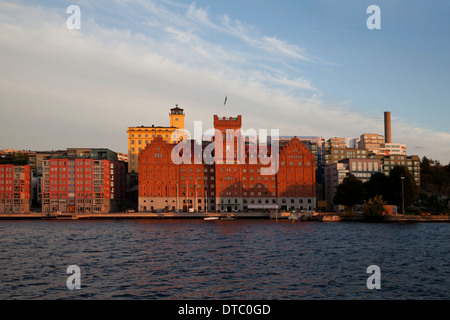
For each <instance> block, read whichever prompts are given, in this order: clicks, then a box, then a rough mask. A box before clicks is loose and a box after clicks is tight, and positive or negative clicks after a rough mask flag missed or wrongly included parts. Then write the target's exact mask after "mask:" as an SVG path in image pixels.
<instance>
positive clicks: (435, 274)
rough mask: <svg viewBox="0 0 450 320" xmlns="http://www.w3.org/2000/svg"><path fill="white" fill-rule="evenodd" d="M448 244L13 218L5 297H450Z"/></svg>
mask: <svg viewBox="0 0 450 320" xmlns="http://www.w3.org/2000/svg"><path fill="white" fill-rule="evenodd" d="M449 236H450V227H449V225H448V224H447V223H437V224H435V223H414V224H409V223H408V224H406V223H388V224H386V223H384V224H368V223H362V222H359V223H349V222H341V223H337V224H335V223H333V224H327V223H320V222H296V223H291V222H289V221H279V222H275V221H274V220H234V221H220V220H219V221H211V222H208V221H203V220H143V219H139V220H95V221H94V220H92V221H91V220H79V221H52V220H42V221H41V220H14V221H9V220H8V221H1V222H0V241H1V243H2V246H1V248H0V281H1V288H0V299H237V300H239V299H251V300H253V299H270V300H272V299H273V300H280V299H282V300H293V299H439V300H444V299H445V300H447V299H449V298H450V282H449V278H450V259H449V258H450V253H449V250H448V239H449V238H450V237H449ZM69 265H78V266H79V267H80V269H81V289H80V290H69V289H68V288H67V287H66V280H67V278H68V277H69V274H67V273H66V269H67V267H68V266H69ZM370 265H377V266H379V267H380V269H381V289H380V290H369V289H368V288H367V286H366V281H367V278H368V277H369V276H370V274H367V273H366V269H367V267H368V266H370Z"/></svg>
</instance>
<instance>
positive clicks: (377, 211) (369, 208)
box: [363, 195, 387, 222]
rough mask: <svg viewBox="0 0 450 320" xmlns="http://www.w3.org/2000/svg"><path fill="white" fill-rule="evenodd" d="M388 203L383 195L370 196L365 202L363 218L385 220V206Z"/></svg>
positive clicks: (374, 220)
mask: <svg viewBox="0 0 450 320" xmlns="http://www.w3.org/2000/svg"><path fill="white" fill-rule="evenodd" d="M386 204H387V203H386V202H385V201H384V200H383V197H382V196H381V195H377V196H375V197H373V198H370V199H369V200H367V201H366V202H365V203H364V208H363V218H364V220H365V221H370V222H378V221H382V220H383V211H384V206H385V205H386Z"/></svg>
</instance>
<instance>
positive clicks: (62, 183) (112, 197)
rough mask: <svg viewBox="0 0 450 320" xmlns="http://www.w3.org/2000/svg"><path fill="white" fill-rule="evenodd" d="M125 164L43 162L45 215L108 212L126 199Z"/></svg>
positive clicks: (82, 161) (84, 161) (64, 161)
mask: <svg viewBox="0 0 450 320" xmlns="http://www.w3.org/2000/svg"><path fill="white" fill-rule="evenodd" d="M124 183H125V166H124V164H123V163H120V162H115V161H110V160H95V159H77V158H67V159H49V160H44V161H43V170H42V212H46V213H52V212H58V211H60V212H69V213H107V212H113V211H117V210H118V209H119V206H120V204H121V202H122V200H123V199H124V198H125V189H124Z"/></svg>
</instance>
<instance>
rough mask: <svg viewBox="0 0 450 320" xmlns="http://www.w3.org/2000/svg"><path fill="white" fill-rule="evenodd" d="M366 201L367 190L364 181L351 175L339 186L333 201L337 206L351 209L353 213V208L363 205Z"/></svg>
mask: <svg viewBox="0 0 450 320" xmlns="http://www.w3.org/2000/svg"><path fill="white" fill-rule="evenodd" d="M364 199H365V190H364V187H363V183H362V181H361V180H358V179H357V178H356V177H355V176H354V175H353V174H351V175H349V176H348V177H345V178H344V180H343V181H342V183H341V184H339V185H338V187H337V190H336V195H335V196H334V199H333V201H334V203H335V204H341V205H344V206H346V207H351V211H353V207H354V206H355V205H357V204H360V203H363V202H364Z"/></svg>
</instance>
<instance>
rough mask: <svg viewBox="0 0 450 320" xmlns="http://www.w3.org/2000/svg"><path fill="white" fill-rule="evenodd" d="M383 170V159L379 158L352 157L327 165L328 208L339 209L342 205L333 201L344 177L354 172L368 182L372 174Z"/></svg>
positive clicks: (326, 198) (326, 196) (326, 188)
mask: <svg viewBox="0 0 450 320" xmlns="http://www.w3.org/2000/svg"><path fill="white" fill-rule="evenodd" d="M376 172H382V166H381V161H380V160H379V159H362V158H359V159H358V158H356V159H355V158H351V159H343V160H340V161H339V162H337V163H334V164H331V165H328V166H326V167H325V173H324V179H325V200H326V201H327V206H328V210H332V211H339V210H341V209H342V207H341V206H339V205H335V204H334V202H333V199H334V196H335V195H336V191H337V187H338V185H339V184H341V183H342V182H343V181H344V178H345V177H347V176H349V175H350V174H353V175H354V176H355V177H356V178H357V179H359V180H361V181H363V182H366V181H368V180H369V179H370V177H371V176H372V174H374V173H376Z"/></svg>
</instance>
